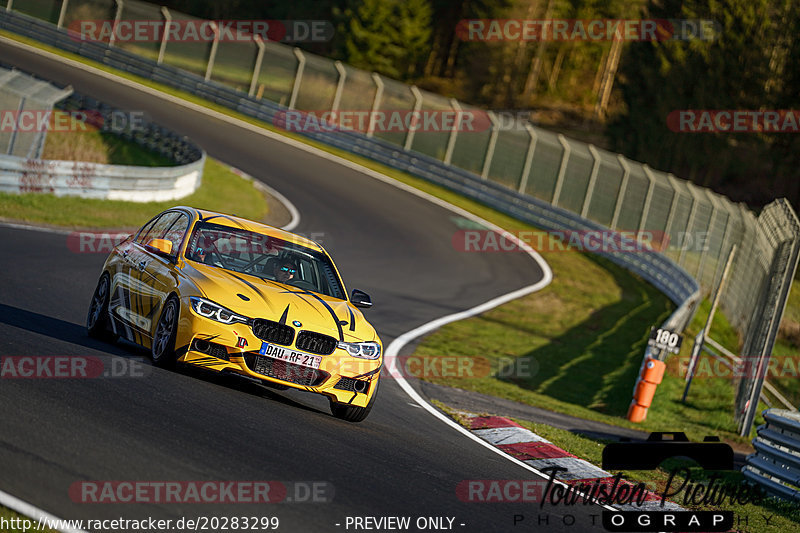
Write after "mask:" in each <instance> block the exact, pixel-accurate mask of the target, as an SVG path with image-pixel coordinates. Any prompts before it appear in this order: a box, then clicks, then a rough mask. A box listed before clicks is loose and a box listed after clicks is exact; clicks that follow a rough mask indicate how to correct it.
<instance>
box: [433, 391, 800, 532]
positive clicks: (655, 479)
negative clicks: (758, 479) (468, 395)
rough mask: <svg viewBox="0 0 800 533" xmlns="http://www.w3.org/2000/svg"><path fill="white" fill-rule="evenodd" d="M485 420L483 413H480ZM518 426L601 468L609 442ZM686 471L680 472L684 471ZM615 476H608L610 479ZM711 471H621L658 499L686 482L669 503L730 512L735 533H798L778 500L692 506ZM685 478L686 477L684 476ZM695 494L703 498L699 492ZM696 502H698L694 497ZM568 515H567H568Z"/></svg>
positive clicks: (670, 465)
mask: <svg viewBox="0 0 800 533" xmlns="http://www.w3.org/2000/svg"><path fill="white" fill-rule="evenodd" d="M434 403H435V404H436V406H437V407H438V408H439V409H441V410H442V411H444V412H445V413H447V414H448V415H449V416H451V417H452V418H453V419H454V420H455V421H456V422H458V423H459V424H461V425H462V426H464V427H467V428H468V427H469V423H468V421H467V420H468V419H467V418H466V417H465V416H464V415H463V414H461V413H460V412H459V411H456V410H454V409H452V408H451V407H448V406H447V405H445V404H443V403H441V402H434ZM480 414H481V415H483V416H486V413H480ZM512 420H514V421H515V422H516V423H518V424H520V425H521V426H523V427H525V428H527V429H529V430H531V431H533V432H534V433H536V434H537V435H539V436H541V437H544V438H545V439H547V440H549V441H550V442H552V443H553V444H554V445H556V446H558V447H559V448H561V449H563V450H566V451H567V452H569V453H571V454H573V455H576V456H578V457H580V458H581V459H584V460H586V461H588V462H590V463H592V464H593V465H595V466H598V467H602V462H603V461H602V454H603V448H604V447H605V445H606V444H608V443H609V442H611V441H608V440H604V439H595V438H590V437H587V436H585V435H581V434H577V433H573V432H571V431H567V430H564V429H558V428H554V427H551V426H548V425H545V424H536V423H534V422H529V421H526V420H517V419H512ZM684 468H685V469H686V470H683V469H684ZM673 472H675V477H674V478H673V479H672V480H671V481H670V475H671V474H672V473H673ZM616 473H617V472H616V471H614V472H611V474H612V475H614V474H616ZM713 473H716V474H719V476H720V477H719V479H718V480H717V481H716V482H715V483H723V484H724V485H726V486H739V485H740V484H742V483H743V482H744V481H745V478H744V476H743V475H742V474H741V472H736V471H725V472H713ZM713 473H712V472H710V471H706V470H704V469H703V468H700V467H698V466H697V465H696V464H694V463H693V462H691V461H680V460H672V459H671V460H668V461H664V463H662V465H661V466H660V467H659V468H658V469H656V470H627V471H623V472H622V474H623V478H624V479H626V480H628V481H632V482H634V483H639V482H641V483H645V485H647V487H648V489H649V490H651V491H653V492H655V493H656V494H658V495H662V494H664V491H665V490H666V489H667V488H669V492H670V493H674V492H676V491H677V489H678V488H679V487H681V485H682V484H683V482H684V481H685V480H687V479H688V482H687V483H686V485H685V487H686V488H685V489H684V490H680V491H677V493H676V494H675V495H674V496H671V497H669V498H668V499H669V500H670V501H673V502H675V503H677V504H678V505H680V506H682V507H684V508H685V509H691V510H697V511H733V513H734V529H735V530H736V531H741V532H748V533H749V532H752V533H761V532H763V531H774V532H776V533H777V532H781V533H784V532H785V533H790V532H794V531H797V523H798V522H800V508H798V507H797V505H796V504H793V503H790V502H786V501H784V500H780V499H777V498H770V497H767V498H764V499H763V500H762V501H760V502H759V503H758V504H755V503H746V504H741V503H739V502H734V503H730V502H729V501H728V500H725V502H724V503H722V504H719V505H711V504H703V503H702V502H698V503H695V502H693V501H692V494H691V488H692V487H694V486H697V485H708V484H709V483H710V481H711V475H712V474H713ZM686 474H688V476H687V475H686ZM698 494H702V493H700V492H698ZM697 500H701V497H700V496H697V499H696V500H695V501H697ZM536 509H537V512H539V513H541V514H545V513H546V512H547V510H548V507H547V506H545V507H543V508H542V509H539V508H538V505H537V506H536ZM557 510H558V512H559V513H561V512H564V508H563V507H558V508H557ZM567 512H568V511H567Z"/></svg>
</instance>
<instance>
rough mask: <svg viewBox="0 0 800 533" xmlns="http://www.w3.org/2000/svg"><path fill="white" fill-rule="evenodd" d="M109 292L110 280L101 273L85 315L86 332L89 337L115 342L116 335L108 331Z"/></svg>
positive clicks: (105, 274) (106, 275)
mask: <svg viewBox="0 0 800 533" xmlns="http://www.w3.org/2000/svg"><path fill="white" fill-rule="evenodd" d="M110 292H111V278H110V277H109V275H108V274H107V273H105V272H104V273H103V275H102V276H100V279H99V280H98V282H97V287H96V288H95V289H94V295H93V296H92V303H91V304H89V313H88V314H87V315H86V331H87V332H88V333H89V336H91V337H94V338H95V339H100V340H103V341H107V342H114V341H116V340H117V337H118V336H117V335H116V334H115V333H114V332H113V331H111V330H110V329H109V326H110V324H109V323H108V322H109V318H108V301H109V297H110Z"/></svg>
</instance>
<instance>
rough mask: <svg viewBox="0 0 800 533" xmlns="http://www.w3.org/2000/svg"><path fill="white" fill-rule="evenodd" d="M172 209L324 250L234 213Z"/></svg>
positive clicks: (204, 219)
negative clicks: (190, 212)
mask: <svg viewBox="0 0 800 533" xmlns="http://www.w3.org/2000/svg"><path fill="white" fill-rule="evenodd" d="M172 209H186V210H188V211H192V212H194V213H196V214H197V217H198V219H199V220H202V221H209V222H213V223H214V224H219V225H220V226H228V227H230V228H239V229H244V230H247V231H252V232H255V233H260V234H262V235H268V236H270V237H275V238H278V239H282V240H284V241H289V242H292V243H295V244H299V245H301V246H305V247H307V248H311V249H314V250H319V251H321V252H324V249H323V248H322V246H320V245H319V244H317V243H316V242H314V241H312V240H311V239H307V238H305V237H303V236H302V235H298V234H296V233H292V232H290V231H285V230H282V229H279V228H276V227H274V226H270V225H268V224H262V223H261V222H255V221H253V220H248V219H246V218H241V217H237V216H235V215H227V214H225V213H218V212H216V211H209V210H207V209H197V208H195V207H186V206H178V207H174V208H172Z"/></svg>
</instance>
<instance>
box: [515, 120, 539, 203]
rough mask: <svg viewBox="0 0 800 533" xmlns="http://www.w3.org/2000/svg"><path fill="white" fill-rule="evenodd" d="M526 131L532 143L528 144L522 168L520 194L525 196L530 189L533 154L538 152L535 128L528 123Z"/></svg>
mask: <svg viewBox="0 0 800 533" xmlns="http://www.w3.org/2000/svg"><path fill="white" fill-rule="evenodd" d="M525 130H526V131H527V132H528V135H529V136H530V138H531V142H530V143H529V144H528V151H527V153H526V154H525V166H523V167H522V176H521V177H520V180H519V192H520V194H525V189H527V188H528V176H530V173H531V167H532V166H533V153H534V151H535V150H536V131H535V130H534V129H533V126H531V125H530V124H528V123H526V124H525Z"/></svg>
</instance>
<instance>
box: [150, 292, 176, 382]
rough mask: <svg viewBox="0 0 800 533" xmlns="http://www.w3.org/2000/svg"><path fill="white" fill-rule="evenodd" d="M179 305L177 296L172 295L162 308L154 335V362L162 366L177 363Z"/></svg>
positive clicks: (152, 351) (165, 366)
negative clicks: (176, 335) (176, 342)
mask: <svg viewBox="0 0 800 533" xmlns="http://www.w3.org/2000/svg"><path fill="white" fill-rule="evenodd" d="M178 313H179V306H178V300H177V298H175V297H174V296H173V297H170V298H169V299H168V300H167V303H165V304H164V309H162V310H161V317H160V318H159V319H158V325H157V326H156V332H155V334H154V335H153V345H152V348H151V354H152V357H153V364H154V365H156V366H160V367H162V368H170V367H172V366H174V365H175V359H176V358H175V333H176V331H177V329H178Z"/></svg>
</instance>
